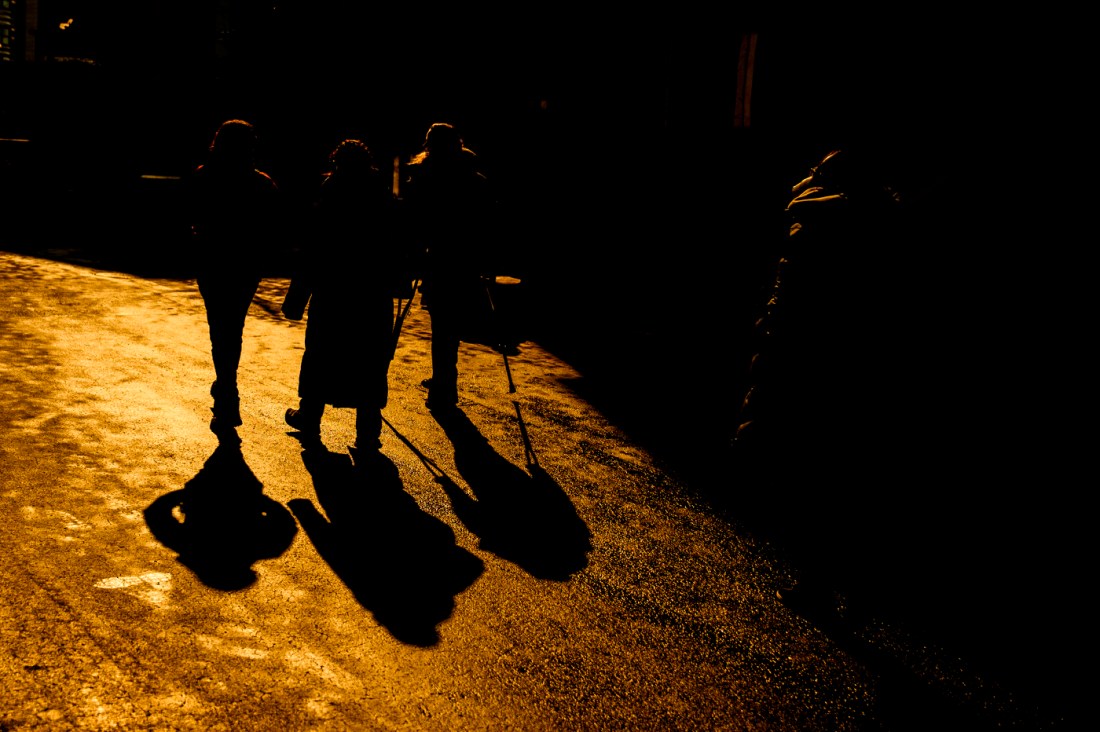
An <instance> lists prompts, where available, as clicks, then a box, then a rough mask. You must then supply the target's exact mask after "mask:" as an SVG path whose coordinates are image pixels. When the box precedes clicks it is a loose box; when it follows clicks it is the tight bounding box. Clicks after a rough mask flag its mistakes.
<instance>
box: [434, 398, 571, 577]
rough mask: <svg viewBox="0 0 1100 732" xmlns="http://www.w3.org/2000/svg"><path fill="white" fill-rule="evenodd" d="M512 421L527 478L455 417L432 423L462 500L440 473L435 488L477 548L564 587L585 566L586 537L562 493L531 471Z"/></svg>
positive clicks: (530, 457) (531, 459)
mask: <svg viewBox="0 0 1100 732" xmlns="http://www.w3.org/2000/svg"><path fill="white" fill-rule="evenodd" d="M516 414H517V416H518V417H519V419H520V429H521V432H522V435H523V438H524V445H525V447H526V453H527V472H524V471H523V470H522V469H520V468H519V467H517V466H515V465H514V464H512V463H511V462H510V461H508V460H507V459H505V458H504V457H503V456H501V455H500V453H498V452H497V451H496V450H494V449H493V447H492V445H490V444H489V441H488V440H487V439H486V438H485V436H484V435H482V434H481V432H480V431H479V430H478V429H477V427H476V426H475V425H474V424H473V423H472V422H470V420H469V418H468V417H467V416H466V415H465V414H464V413H462V412H461V411H460V410H454V411H453V412H452V413H449V414H445V415H439V416H438V421H439V424H440V426H441V427H442V428H443V431H444V432H445V433H446V434H447V437H448V438H450V440H451V444H453V445H454V449H455V467H456V468H457V469H458V472H459V474H460V475H461V476H462V478H463V479H464V480H465V481H466V483H467V484H468V485H469V486H470V490H471V491H472V492H473V495H472V496H471V495H469V494H468V493H466V492H465V491H464V490H462V488H461V487H459V486H458V485H457V484H455V482H454V481H453V480H450V479H449V478H447V477H446V476H445V475H443V474H442V473H441V471H440V473H439V474H437V477H436V480H437V482H439V483H440V485H441V486H442V487H443V490H444V491H445V492H446V493H447V497H448V498H449V499H450V501H451V505H452V506H453V508H454V511H455V515H456V516H457V517H458V519H459V520H460V521H462V523H463V525H465V526H466V527H467V528H468V529H469V530H470V531H471V532H473V533H474V534H476V535H477V536H478V538H479V539H480V548H482V549H484V550H485V551H489V552H492V553H493V554H496V555H497V556H499V557H501V558H502V559H507V560H509V561H511V562H514V563H515V564H516V565H518V566H519V567H521V568H522V569H524V570H525V571H527V572H528V573H529V574H531V575H532V576H534V577H538V578H540V579H549V580H556V581H564V580H567V579H569V578H570V577H571V576H573V575H574V574H576V573H577V572H579V571H581V570H582V569H584V568H585V567H587V566H588V553H589V552H590V551H592V541H591V540H592V534H591V532H590V531H589V530H588V526H587V525H586V524H585V523H584V521H583V520H582V519H581V518H580V516H579V515H577V510H576V508H575V507H574V506H573V504H572V503H571V502H570V500H569V497H568V496H567V495H566V494H565V491H563V490H562V488H561V486H560V485H558V484H557V482H556V481H555V480H554V479H553V478H552V477H551V476H550V475H549V474H548V473H547V472H546V471H545V470H544V469H543V468H542V467H541V466H540V465H539V464H538V461H537V459H536V458H535V456H534V452H533V451H532V449H531V447H530V442H529V441H528V440H527V430H526V425H524V424H523V419H522V415H520V414H519V406H518V405H516Z"/></svg>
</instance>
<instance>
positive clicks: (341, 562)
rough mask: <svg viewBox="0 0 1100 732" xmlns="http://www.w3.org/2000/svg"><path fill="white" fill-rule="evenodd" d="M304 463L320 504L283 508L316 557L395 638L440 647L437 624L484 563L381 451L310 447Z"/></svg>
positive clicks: (302, 502) (304, 501) (301, 501)
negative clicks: (357, 454)
mask: <svg viewBox="0 0 1100 732" xmlns="http://www.w3.org/2000/svg"><path fill="white" fill-rule="evenodd" d="M302 461H303V462H304V463H305V466H306V469H307V470H308V471H309V473H310V475H311V476H312V477H313V485H314V490H315V491H316V494H317V501H318V503H319V504H320V505H319V506H317V505H314V503H313V502H312V501H309V500H307V499H304V498H296V499H293V500H291V501H290V502H289V503H288V504H287V505H288V506H289V508H290V510H291V511H292V512H293V513H294V516H295V517H296V518H297V519H298V522H299V523H300V524H301V526H302V528H303V529H304V530H305V532H306V534H307V535H308V536H309V538H310V540H311V541H312V542H313V545H314V547H315V548H316V549H317V552H318V554H320V555H321V557H322V558H323V559H324V560H325V561H326V562H327V563H328V565H329V566H330V567H332V569H333V571H334V572H336V574H337V576H339V577H340V579H341V580H342V581H343V582H344V584H345V585H346V586H347V587H348V589H350V590H351V592H352V594H353V595H354V596H355V599H356V600H358V601H359V603H360V604H361V605H362V606H363V607H364V608H366V609H367V610H369V611H370V612H371V614H372V615H373V616H374V618H375V620H377V621H378V622H379V623H380V624H381V625H382V626H383V627H385V628H386V630H388V631H389V632H390V634H391V635H393V637H394V638H396V639H398V640H400V641H402V642H404V643H408V644H410V645H415V646H421V647H429V646H433V645H435V644H437V643H438V642H439V632H438V626H439V624H440V623H442V622H444V621H445V620H447V619H448V618H449V617H450V616H451V613H452V612H453V611H454V598H455V596H457V595H458V594H459V593H460V592H462V591H463V590H465V589H466V588H468V587H470V586H471V585H472V584H473V583H474V581H476V580H477V578H478V577H479V576H481V573H482V572H483V571H484V568H485V567H484V564H483V563H482V561H481V560H480V559H479V558H478V557H476V556H475V555H473V554H471V553H470V552H468V551H466V550H465V549H463V548H461V547H459V546H458V545H457V544H456V542H455V534H454V531H453V530H452V529H451V527H449V526H447V524H445V523H444V522H443V521H440V520H439V519H437V518H436V517H434V516H432V515H430V514H428V513H425V512H424V511H423V510H421V508H420V506H419V505H417V503H416V501H415V500H414V499H413V498H412V496H410V495H408V494H407V493H405V490H404V486H403V485H402V483H401V478H400V475H399V474H398V471H397V466H395V465H394V464H393V462H392V461H391V460H390V459H389V458H387V457H386V456H384V455H382V454H381V453H375V454H372V455H369V456H367V455H363V456H362V458H361V459H359V460H357V462H356V463H353V462H352V460H351V458H349V457H348V456H347V455H340V454H336V453H332V452H329V451H328V450H326V449H325V448H324V447H323V446H316V445H314V446H309V445H307V446H306V449H305V450H304V451H303V452H302Z"/></svg>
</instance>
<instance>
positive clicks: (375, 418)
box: [355, 404, 382, 450]
mask: <svg viewBox="0 0 1100 732" xmlns="http://www.w3.org/2000/svg"><path fill="white" fill-rule="evenodd" d="M381 438H382V411H381V410H380V409H378V407H375V406H371V405H366V404H362V405H360V406H358V407H356V409H355V447H356V448H358V449H360V450H381V449H382V439H381Z"/></svg>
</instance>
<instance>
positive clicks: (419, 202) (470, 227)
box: [401, 122, 493, 411]
mask: <svg viewBox="0 0 1100 732" xmlns="http://www.w3.org/2000/svg"><path fill="white" fill-rule="evenodd" d="M401 199H402V202H403V205H404V207H405V213H406V217H407V220H408V221H409V222H410V225H411V227H412V228H411V234H412V236H413V238H414V240H415V241H416V243H417V245H418V246H420V247H422V248H423V252H424V257H425V267H424V271H423V285H422V287H421V290H420V291H421V303H422V305H423V306H424V307H425V308H427V310H428V314H429V316H430V319H431V327H432V343H431V353H432V355H431V358H432V375H431V378H430V379H428V380H426V381H425V385H426V386H428V399H427V405H428V408H429V409H431V410H433V411H438V410H451V409H454V408H455V407H456V406H457V404H458V347H459V343H460V341H461V338H462V332H463V329H464V328H465V327H466V325H467V323H469V322H470V321H471V320H472V319H473V314H474V313H475V312H476V310H477V309H478V307H479V306H480V305H482V304H483V303H485V301H486V298H487V293H486V290H485V281H484V280H483V279H482V275H483V274H485V270H486V265H487V261H486V259H487V255H486V253H487V252H488V251H489V249H490V246H489V245H490V241H489V240H490V238H491V237H492V223H493V222H492V218H491V205H492V195H491V193H490V190H489V183H488V180H487V179H486V177H485V175H484V174H483V173H482V172H481V171H480V170H479V169H478V158H477V155H476V154H475V153H474V152H473V151H472V150H470V149H469V148H467V147H466V146H465V145H464V144H463V141H462V138H461V137H460V136H459V133H458V130H457V129H455V127H454V126H453V125H450V124H448V123H445V122H436V123H435V124H433V125H431V126H430V127H429V128H428V132H427V134H426V135H425V137H424V149H423V150H422V151H421V152H420V153H418V154H417V155H415V156H414V157H413V158H412V159H411V160H410V161H409V163H408V166H407V175H406V178H405V181H404V184H403V186H402V189H401Z"/></svg>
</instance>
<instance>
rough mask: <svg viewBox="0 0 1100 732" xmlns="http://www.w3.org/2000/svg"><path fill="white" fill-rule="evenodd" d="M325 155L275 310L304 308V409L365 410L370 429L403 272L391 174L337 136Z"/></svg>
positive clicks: (295, 312) (309, 412)
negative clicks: (308, 218) (305, 233)
mask: <svg viewBox="0 0 1100 732" xmlns="http://www.w3.org/2000/svg"><path fill="white" fill-rule="evenodd" d="M331 159H332V162H333V165H334V168H333V169H332V170H331V171H330V172H329V173H328V174H327V175H326V176H325V178H324V180H323V183H322V185H321V192H320V196H319V198H318V201H317V203H316V205H315V207H314V211H313V221H314V226H313V228H312V231H313V233H314V235H313V237H312V238H311V240H310V242H309V244H308V246H307V249H306V250H305V251H304V252H303V254H302V258H301V262H300V266H299V268H298V269H297V270H296V272H295V273H294V275H293V277H292V278H291V283H290V287H289V289H288V291H287V295H286V298H285V300H284V303H283V313H284V314H285V315H287V317H290V318H293V319H299V318H302V317H304V313H305V309H306V307H307V305H308V308H309V314H308V319H307V323H306V336H305V353H304V355H303V357H302V365H301V371H300V374H299V379H298V396H299V397H300V398H301V400H302V410H301V411H302V412H303V415H304V416H305V417H307V418H308V419H310V420H312V421H316V422H319V420H320V417H321V412H322V411H323V409H324V406H325V405H331V406H334V407H351V408H356V409H357V410H360V411H361V412H366V411H369V412H370V415H367V414H360V415H357V418H358V419H359V420H360V421H362V420H367V421H369V423H370V429H371V431H372V432H374V425H375V424H377V429H379V430H380V429H381V421H380V420H381V415H380V411H379V410H381V409H382V408H383V407H385V405H386V402H387V401H388V394H389V387H388V371H389V363H390V360H391V358H392V356H393V325H394V302H393V298H394V296H395V294H396V293H395V290H396V289H397V288H398V287H399V286H400V285H401V283H402V276H403V274H404V273H405V272H407V263H406V256H405V253H404V248H403V247H402V245H401V239H399V238H398V236H397V234H398V231H397V228H396V225H395V223H396V222H395V200H394V197H393V194H392V189H391V184H390V181H389V179H388V178H387V177H386V176H385V175H383V174H382V173H381V172H380V171H379V170H377V168H375V166H374V165H373V161H372V157H371V153H370V151H369V149H368V148H367V147H366V146H365V145H363V144H362V143H360V142H359V141H345V142H344V143H341V145H340V146H339V147H338V148H337V149H336V150H335V151H334V152H333V155H332V156H331ZM410 289H411V288H410ZM362 436H363V435H360V437H362ZM376 436H377V433H376V432H375V433H374V434H371V435H367V437H368V438H371V439H373V438H374V437H376Z"/></svg>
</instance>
